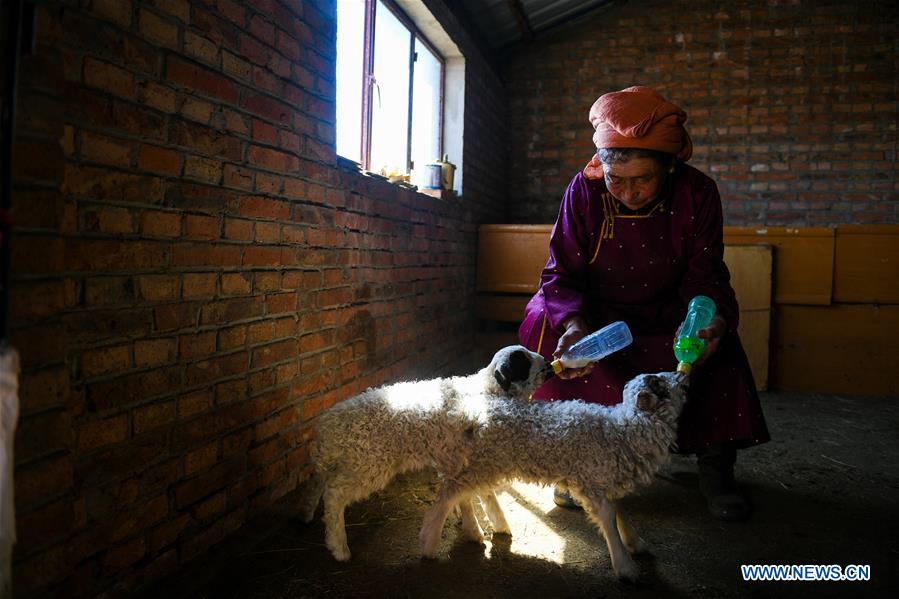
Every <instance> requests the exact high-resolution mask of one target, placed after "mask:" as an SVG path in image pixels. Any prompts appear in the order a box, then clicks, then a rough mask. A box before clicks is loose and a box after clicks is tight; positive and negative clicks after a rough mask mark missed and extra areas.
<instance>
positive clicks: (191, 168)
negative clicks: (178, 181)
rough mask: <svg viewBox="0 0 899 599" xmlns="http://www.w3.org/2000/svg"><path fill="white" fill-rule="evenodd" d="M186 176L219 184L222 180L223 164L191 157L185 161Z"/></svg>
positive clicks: (199, 157)
mask: <svg viewBox="0 0 899 599" xmlns="http://www.w3.org/2000/svg"><path fill="white" fill-rule="evenodd" d="M184 176H185V177H190V178H192V179H198V180H200V181H206V182H208V183H219V182H220V181H221V179H222V163H221V162H219V161H218V160H214V159H212V158H204V157H202V156H194V155H189V156H187V158H186V159H185V161H184Z"/></svg>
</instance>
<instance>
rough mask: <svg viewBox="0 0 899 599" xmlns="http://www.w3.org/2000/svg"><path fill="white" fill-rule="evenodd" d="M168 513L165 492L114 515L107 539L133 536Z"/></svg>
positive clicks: (120, 539) (118, 539) (119, 539)
mask: <svg viewBox="0 0 899 599" xmlns="http://www.w3.org/2000/svg"><path fill="white" fill-rule="evenodd" d="M168 513H169V502H168V497H167V496H166V495H165V494H162V495H159V496H157V497H154V498H152V499H150V500H148V501H145V502H142V503H140V504H138V505H136V506H133V507H132V508H131V509H128V510H124V511H123V512H122V513H120V514H117V515H116V517H115V519H114V522H113V523H112V524H111V526H110V533H109V539H110V541H112V542H113V543H117V542H119V541H122V540H123V539H127V538H129V537H133V536H134V535H135V534H138V533H141V532H143V531H145V530H147V529H149V528H150V527H151V526H153V525H154V524H156V523H158V522H160V521H161V520H163V519H164V518H165V517H166V516H167V515H168Z"/></svg>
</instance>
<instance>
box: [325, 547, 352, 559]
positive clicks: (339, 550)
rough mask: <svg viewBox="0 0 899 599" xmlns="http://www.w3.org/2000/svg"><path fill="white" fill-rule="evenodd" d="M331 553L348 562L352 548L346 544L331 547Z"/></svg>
mask: <svg viewBox="0 0 899 599" xmlns="http://www.w3.org/2000/svg"><path fill="white" fill-rule="evenodd" d="M330 549H331V555H333V556H334V559H336V560H337V561H339V562H348V561H350V548H349V547H347V546H346V545H344V546H343V547H330Z"/></svg>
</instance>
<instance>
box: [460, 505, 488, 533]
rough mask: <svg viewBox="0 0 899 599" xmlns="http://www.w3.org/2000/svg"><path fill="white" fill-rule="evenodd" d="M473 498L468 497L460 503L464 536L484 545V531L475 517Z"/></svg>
mask: <svg viewBox="0 0 899 599" xmlns="http://www.w3.org/2000/svg"><path fill="white" fill-rule="evenodd" d="M471 501H472V498H471V497H466V498H464V499H462V500H461V501H459V512H460V513H461V516H462V524H461V529H462V536H463V537H464V538H466V539H468V540H470V541H474V542H475V543H481V544H483V543H484V531H483V530H481V525H480V524H478V518H477V516H475V513H474V507H473V506H472V504H471Z"/></svg>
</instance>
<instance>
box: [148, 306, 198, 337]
mask: <svg viewBox="0 0 899 599" xmlns="http://www.w3.org/2000/svg"><path fill="white" fill-rule="evenodd" d="M197 314H198V311H197V307H196V306H195V305H193V304H167V305H163V306H157V307H155V308H153V320H154V323H155V330H157V331H173V330H177V329H183V328H187V327H192V326H196V324H197Z"/></svg>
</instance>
